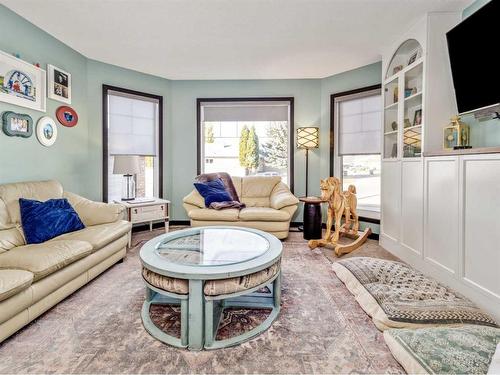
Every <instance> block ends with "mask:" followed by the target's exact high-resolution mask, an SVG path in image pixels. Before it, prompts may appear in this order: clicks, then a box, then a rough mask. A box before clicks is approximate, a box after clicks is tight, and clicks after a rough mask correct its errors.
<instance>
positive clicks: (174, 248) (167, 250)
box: [156, 228, 270, 266]
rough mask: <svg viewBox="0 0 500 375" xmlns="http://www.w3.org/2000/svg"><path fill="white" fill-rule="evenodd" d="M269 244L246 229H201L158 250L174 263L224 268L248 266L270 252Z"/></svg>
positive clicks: (157, 249)
mask: <svg viewBox="0 0 500 375" xmlns="http://www.w3.org/2000/svg"><path fill="white" fill-rule="evenodd" d="M269 247H270V244H269V241H268V240H267V239H266V238H265V237H263V236H261V235H259V234H257V233H253V232H250V231H247V230H245V229H235V228H231V229H224V228H202V229H199V230H196V231H194V232H193V231H191V232H190V233H188V234H184V235H181V236H178V237H174V238H171V237H169V238H166V239H164V240H163V241H161V242H160V243H158V245H157V246H156V251H157V253H158V255H159V256H160V257H162V258H164V259H166V260H168V261H169V262H171V263H176V264H182V265H194V266H221V265H228V264H236V263H242V262H246V261H248V260H250V259H254V258H257V257H259V256H261V255H262V254H264V253H265V252H266V251H268V250H269Z"/></svg>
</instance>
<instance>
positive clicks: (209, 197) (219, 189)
mask: <svg viewBox="0 0 500 375" xmlns="http://www.w3.org/2000/svg"><path fill="white" fill-rule="evenodd" d="M194 187H195V188H196V190H198V193H200V195H201V196H202V197H203V198H204V199H205V207H209V206H210V204H211V203H212V202H227V201H230V200H232V199H231V196H230V195H229V193H228V192H227V190H226V187H225V186H224V182H222V180H221V179H220V178H218V179H216V180H212V181H207V182H195V183H194Z"/></svg>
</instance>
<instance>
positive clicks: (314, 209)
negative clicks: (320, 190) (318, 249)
mask: <svg viewBox="0 0 500 375" xmlns="http://www.w3.org/2000/svg"><path fill="white" fill-rule="evenodd" d="M299 200H300V201H301V202H304V219H303V220H304V239H305V240H317V239H320V238H321V234H322V233H321V229H322V228H321V203H322V202H323V201H322V200H321V198H318V197H300V198H299Z"/></svg>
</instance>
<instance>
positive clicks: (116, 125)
mask: <svg viewBox="0 0 500 375" xmlns="http://www.w3.org/2000/svg"><path fill="white" fill-rule="evenodd" d="M104 95H105V101H106V106H105V108H104V109H105V110H106V113H105V114H103V115H104V116H106V119H107V122H106V123H107V132H106V134H107V137H106V138H107V139H105V140H104V141H105V142H107V155H106V160H107V163H106V164H107V168H106V172H107V175H106V176H105V179H104V180H105V189H104V193H105V196H104V199H105V200H107V201H112V200H115V199H119V197H120V196H121V189H122V179H123V178H122V176H121V175H115V174H113V165H114V160H115V156H119V155H134V156H137V157H138V158H139V173H137V174H136V175H135V178H136V189H137V197H159V196H160V195H161V194H160V193H161V192H160V190H161V189H160V185H161V183H160V171H161V158H160V155H161V139H160V134H161V132H160V123H161V119H160V113H161V111H160V107H161V105H162V103H161V101H162V98H161V97H159V96H156V95H151V94H146V93H144V94H143V95H142V93H138V92H135V91H130V90H126V89H120V88H115V87H113V88H110V89H107V90H106V89H105V90H104ZM106 193H107V194H106Z"/></svg>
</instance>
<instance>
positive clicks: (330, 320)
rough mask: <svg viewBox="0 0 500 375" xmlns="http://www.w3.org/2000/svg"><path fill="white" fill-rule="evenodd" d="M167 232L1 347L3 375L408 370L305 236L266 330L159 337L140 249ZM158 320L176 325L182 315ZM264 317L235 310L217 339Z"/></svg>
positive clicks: (137, 239)
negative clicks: (192, 341)
mask: <svg viewBox="0 0 500 375" xmlns="http://www.w3.org/2000/svg"><path fill="white" fill-rule="evenodd" d="M161 233H162V232H161V230H157V231H154V232H152V233H150V232H142V233H139V234H136V235H134V237H133V245H134V246H133V248H132V249H130V250H129V253H128V256H127V258H126V260H125V262H124V263H122V264H117V265H115V266H114V267H112V268H111V269H109V270H108V271H106V272H105V273H104V274H102V275H101V276H100V277H98V278H97V279H95V280H94V281H92V282H91V283H90V284H88V285H86V286H84V287H83V288H81V289H80V290H79V291H77V292H76V293H74V294H73V295H71V296H70V297H68V298H67V299H66V300H64V301H63V302H61V303H60V304H58V305H57V306H56V307H54V308H53V309H51V310H49V311H48V312H47V313H46V314H44V315H43V316H41V317H40V318H38V319H37V320H35V321H34V322H32V323H31V324H30V325H28V326H27V327H25V328H24V329H22V330H21V331H19V332H18V333H17V334H15V335H14V336H12V337H11V338H10V339H7V340H6V341H4V342H3V343H2V344H0V373H227V374H229V373H265V374H269V373H402V372H403V370H402V368H401V367H400V366H399V365H398V363H397V362H396V361H395V360H394V358H393V357H392V355H391V354H390V352H389V350H388V348H387V346H386V345H385V343H384V340H383V337H382V334H381V333H380V332H379V331H378V330H377V329H376V328H375V326H374V325H373V323H372V322H371V319H370V318H368V316H367V315H366V314H365V313H364V312H363V311H362V310H361V308H360V307H359V305H358V304H357V303H356V302H355V300H354V298H352V296H351V295H350V294H349V292H348V291H347V289H346V288H345V287H344V285H343V284H342V282H340V280H339V279H338V278H337V277H336V276H335V274H334V273H333V271H332V269H331V262H332V261H335V259H336V258H335V256H334V255H333V254H332V252H331V251H330V250H320V249H316V250H314V251H310V250H309V249H308V248H307V244H306V241H304V240H303V239H302V235H301V234H299V233H291V235H290V237H289V239H288V240H286V241H285V242H284V253H283V262H282V269H283V292H282V294H283V301H282V310H281V313H280V316H279V318H278V320H277V321H276V322H275V323H274V324H273V326H272V327H271V328H270V329H269V330H268V331H266V332H264V333H263V334H262V335H260V336H258V337H257V338H255V339H253V340H251V341H249V342H247V343H245V344H243V345H240V346H237V347H234V348H229V349H223V350H217V351H204V352H198V353H194V352H189V351H187V350H180V349H175V348H172V347H169V346H167V345H165V344H163V343H161V342H159V341H157V340H155V339H154V338H152V337H151V336H149V335H148V334H147V332H146V331H145V330H144V328H143V327H142V323H141V319H140V309H141V305H142V302H143V298H144V288H143V285H142V280H141V275H140V262H139V258H138V251H139V249H140V246H141V245H142V244H143V243H144V242H145V241H146V240H148V239H150V238H152V237H153V236H155V235H158V234H161ZM356 255H363V256H366V255H368V256H376V257H383V258H391V257H390V256H389V254H388V253H387V252H385V251H384V250H383V249H381V248H380V247H379V246H378V244H377V242H375V241H368V243H366V244H365V245H364V246H363V247H362V248H361V249H359V250H358V251H357V252H355V253H352V254H349V255H348V256H356ZM155 317H156V318H157V319H160V321H159V324H162V321H163V322H166V323H165V325H166V326H170V327H171V328H172V327H174V328H175V325H176V323H175V319H174V318H173V317H175V311H170V312H168V311H160V312H157V313H155ZM164 318H165V319H164ZM259 319H260V317H259V313H258V312H256V313H255V314H253V315H252V314H251V313H249V312H248V311H246V312H245V311H230V312H228V313H227V314H226V316H225V320H224V324H223V325H222V328H221V330H222V331H221V332H220V334H221V335H223V336H227V335H231V334H232V333H233V332H234V331H239V330H245V329H249V328H251V326H252V325H253V324H255V321H258V320H259ZM169 321H170V323H168V322H169ZM167 328H168V327H167Z"/></svg>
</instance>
